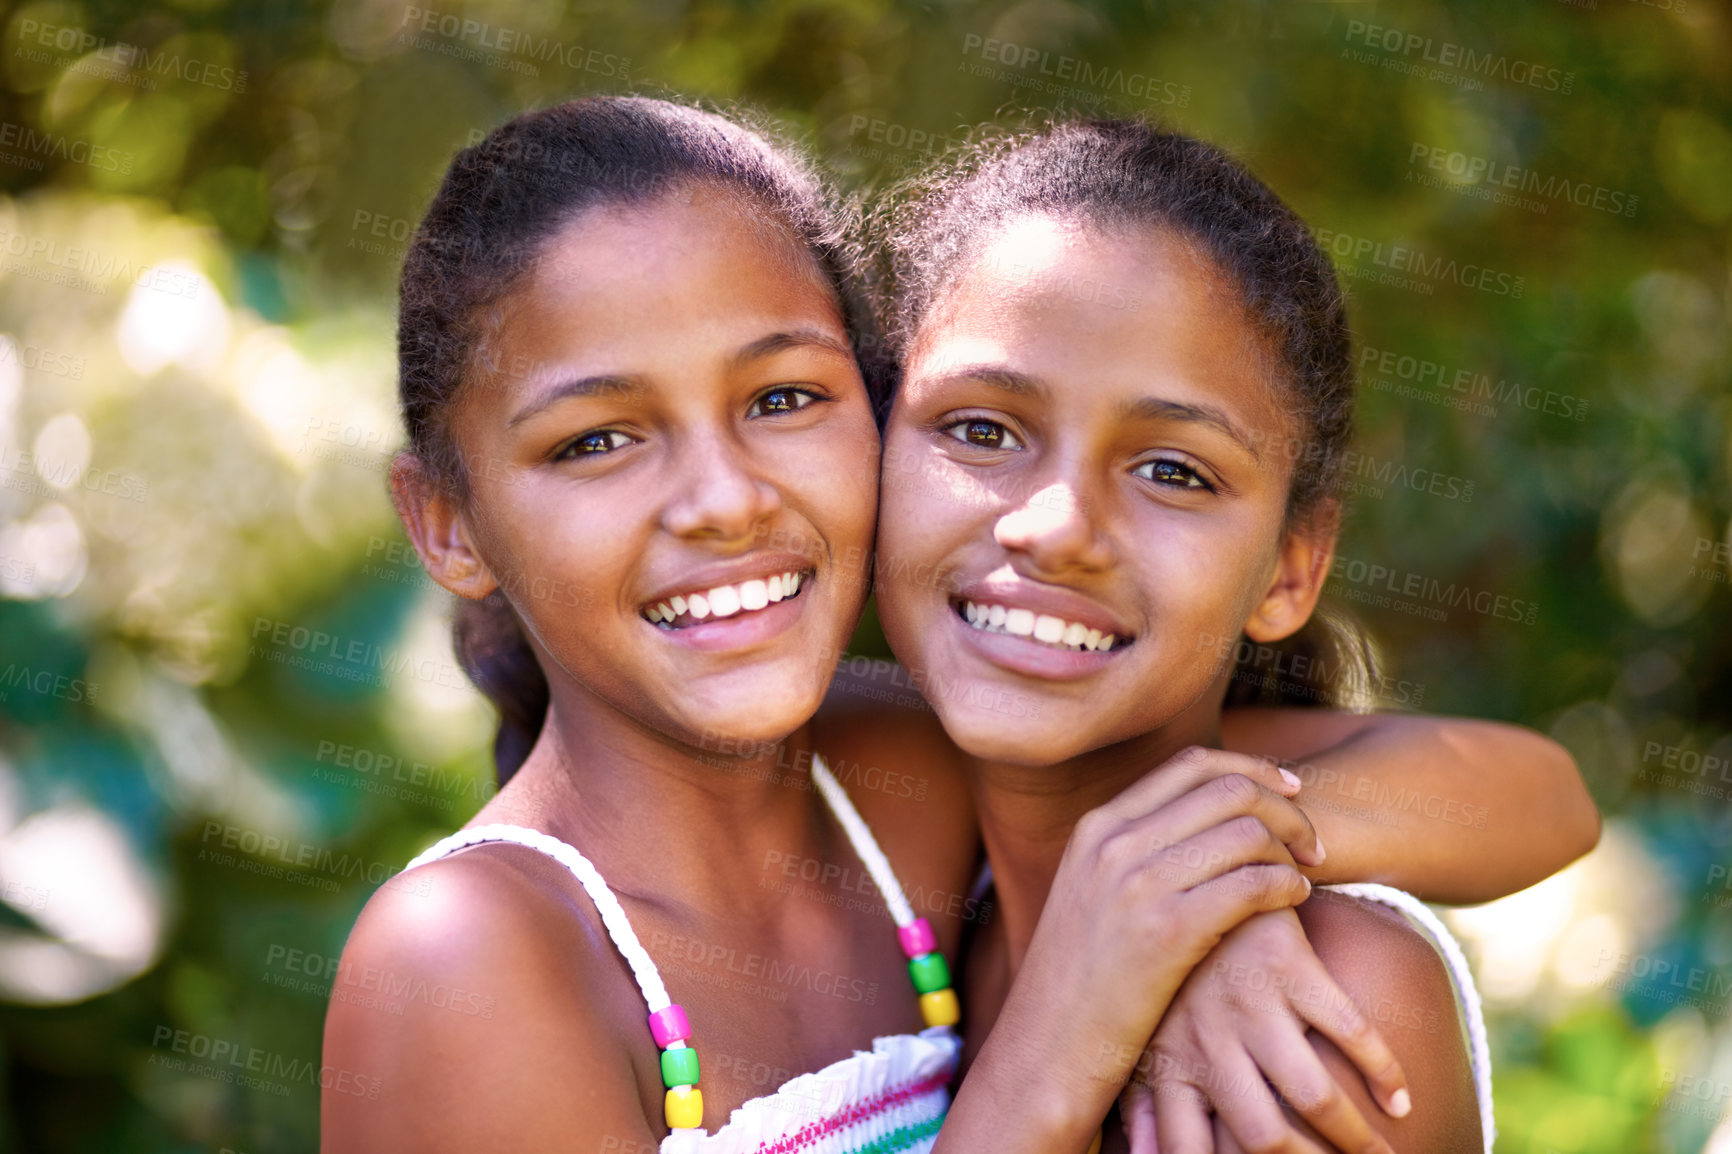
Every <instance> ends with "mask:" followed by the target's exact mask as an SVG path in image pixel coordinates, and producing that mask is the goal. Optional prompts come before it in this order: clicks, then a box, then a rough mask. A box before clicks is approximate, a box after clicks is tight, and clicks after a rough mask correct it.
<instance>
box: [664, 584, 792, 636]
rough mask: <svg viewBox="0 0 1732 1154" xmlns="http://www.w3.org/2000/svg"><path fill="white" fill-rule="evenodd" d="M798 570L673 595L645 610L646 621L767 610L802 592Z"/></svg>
mask: <svg viewBox="0 0 1732 1154" xmlns="http://www.w3.org/2000/svg"><path fill="white" fill-rule="evenodd" d="M800 577H801V574H798V573H778V574H776V575H775V576H774V577H770V578H768V579H765V578H762V577H754V578H753V579H752V580H750V581H742V582H740V583H739V584H738V585H717V586H716V587H715V588H714V589H706V590H704V591H703V592H702V593H688V594H686V595H685V596H683V597H669V598H668V599H667V600H666V601H657V602H655V603H654V604H652V605H648V606H646V607H645V608H644V609H643V610H642V613H643V616H644V618H645V620H648V621H650V622H652V623H654V624H658V625H659V624H662V623H664V622H667V623H671V622H673V621H674V620H675V619H676V618H679V617H681V616H683V615H685V614H687V613H689V614H691V616H692V617H693V618H694V619H696V620H698V621H702V620H704V619H705V618H707V617H732V616H733V615H734V614H736V613H739V612H741V611H746V612H750V611H753V610H757V609H763V608H765V607H766V606H768V605H769V604H770V602H772V601H785V600H787V599H788V598H790V597H792V596H793V595H794V594H796V593H798V592H799V591H800Z"/></svg>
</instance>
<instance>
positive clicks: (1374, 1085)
mask: <svg viewBox="0 0 1732 1154" xmlns="http://www.w3.org/2000/svg"><path fill="white" fill-rule="evenodd" d="M1307 1024H1309V1025H1310V1026H1311V1027H1314V1028H1315V1029H1316V1030H1317V1031H1318V1032H1319V1033H1321V1034H1323V1035H1325V1036H1326V1037H1328V1038H1329V1039H1330V1040H1331V1041H1332V1042H1334V1043H1335V1044H1336V1045H1337V1046H1338V1047H1340V1049H1341V1051H1342V1053H1344V1054H1345V1055H1347V1057H1348V1058H1349V1059H1350V1060H1352V1062H1353V1063H1354V1065H1356V1066H1357V1067H1358V1068H1359V1069H1360V1070H1361V1071H1362V1072H1363V1073H1364V1075H1365V1080H1366V1084H1367V1085H1368V1086H1369V1087H1370V1090H1371V1093H1372V1095H1373V1097H1374V1098H1375V1099H1376V1101H1377V1102H1378V1104H1379V1105H1381V1106H1382V1107H1383V1108H1384V1110H1385V1111H1387V1112H1388V1113H1389V1114H1390V1115H1392V1116H1394V1117H1401V1116H1403V1115H1405V1114H1406V1113H1407V1112H1408V1110H1409V1109H1411V1101H1410V1100H1409V1098H1408V1093H1407V1079H1406V1077H1405V1075H1404V1074H1403V1072H1402V1069H1401V1064H1400V1063H1399V1062H1398V1061H1397V1060H1396V1058H1395V1055H1394V1054H1393V1053H1392V1052H1391V1051H1390V1049H1389V1046H1388V1045H1387V1044H1386V1043H1385V1042H1384V1039H1383V1036H1382V1035H1381V1034H1380V1033H1379V1032H1378V1031H1377V1029H1376V1028H1375V1027H1374V1026H1372V1025H1371V1023H1370V1022H1369V1021H1368V1020H1367V1019H1366V1017H1365V1016H1364V1015H1363V1014H1362V1013H1361V1012H1360V1011H1359V1008H1358V1007H1357V1006H1355V1005H1354V1004H1353V1000H1352V999H1351V998H1349V997H1348V996H1347V995H1346V994H1345V993H1344V992H1342V990H1341V988H1340V986H1338V985H1337V984H1336V982H1335V979H1334V978H1333V977H1331V976H1330V974H1329V972H1328V971H1327V970H1326V969H1324V968H1323V963H1322V962H1321V961H1319V960H1318V958H1317V955H1316V953H1315V952H1314V951H1313V950H1312V948H1311V943H1310V942H1309V941H1308V940H1307V938H1306V936H1305V931H1304V929H1303V928H1302V927H1301V926H1300V924H1299V918H1298V915H1296V914H1295V913H1293V911H1291V910H1279V911H1276V912H1273V913H1267V914H1258V915H1256V916H1255V917H1252V918H1251V919H1249V920H1248V921H1246V922H1244V923H1243V924H1242V925H1240V926H1238V927H1237V928H1235V929H1234V930H1232V931H1231V932H1230V933H1228V934H1227V936H1226V937H1225V938H1223V939H1222V940H1221V943H1220V944H1219V945H1218V946H1216V947H1215V948H1214V949H1213V950H1212V951H1211V952H1210V954H1209V956H1208V957H1207V958H1205V959H1204V960H1203V963H1202V964H1201V965H1200V966H1198V967H1197V969H1196V970H1195V971H1193V972H1192V974H1191V976H1190V977H1189V978H1188V979H1186V981H1185V984H1184V986H1183V987H1182V988H1181V989H1180V991H1179V993H1178V995H1177V996H1176V997H1175V998H1174V999H1173V1003H1172V1005H1171V1006H1170V1007H1169V1008H1168V1010H1167V1015H1166V1017H1165V1018H1163V1019H1162V1020H1161V1024H1160V1026H1159V1028H1158V1029H1157V1030H1156V1032H1155V1036H1154V1040H1153V1041H1152V1042H1151V1043H1150V1045H1149V1050H1148V1057H1147V1058H1146V1059H1145V1061H1144V1063H1143V1064H1142V1065H1141V1066H1140V1067H1139V1070H1138V1073H1137V1075H1136V1076H1135V1077H1134V1078H1133V1079H1132V1081H1131V1083H1130V1085H1129V1086H1127V1087H1126V1088H1125V1092H1124V1095H1123V1096H1122V1097H1121V1098H1120V1102H1119V1113H1120V1116H1121V1118H1122V1119H1123V1121H1124V1125H1125V1133H1126V1136H1127V1137H1128V1138H1129V1139H1130V1143H1131V1150H1132V1151H1133V1154H1151V1152H1153V1151H1155V1150H1157V1149H1158V1150H1159V1152H1160V1154H1209V1152H1210V1151H1220V1150H1225V1149H1232V1150H1239V1149H1244V1150H1250V1151H1256V1152H1258V1154H1264V1152H1269V1154H1275V1152H1280V1154H1294V1152H1301V1151H1302V1152H1304V1154H1321V1151H1322V1150H1323V1149H1324V1147H1322V1146H1319V1145H1318V1144H1316V1143H1315V1142H1313V1141H1311V1140H1310V1139H1309V1138H1306V1137H1304V1136H1302V1135H1301V1134H1300V1133H1299V1131H1298V1130H1297V1129H1295V1128H1294V1126H1293V1125H1292V1123H1291V1121H1290V1120H1289V1118H1288V1117H1287V1115H1286V1114H1284V1113H1283V1111H1282V1109H1281V1103H1282V1101H1283V1100H1285V1102H1286V1103H1287V1104H1288V1105H1290V1106H1291V1107H1292V1108H1293V1109H1294V1110H1295V1111H1296V1112H1297V1113H1298V1114H1300V1115H1301V1116H1302V1117H1303V1118H1304V1119H1305V1120H1306V1122H1307V1123H1309V1124H1310V1126H1311V1127H1312V1128H1313V1129H1314V1130H1315V1131H1316V1132H1317V1134H1318V1135H1319V1136H1321V1137H1322V1138H1323V1139H1324V1140H1326V1141H1327V1142H1329V1143H1330V1144H1331V1148H1332V1149H1339V1150H1343V1151H1350V1152H1359V1154H1392V1151H1391V1147H1390V1145H1389V1143H1388V1142H1387V1141H1385V1140H1384V1139H1383V1138H1382V1137H1381V1136H1380V1135H1379V1134H1377V1133H1376V1132H1375V1131H1374V1130H1372V1129H1371V1127H1370V1126H1369V1125H1368V1124H1367V1123H1366V1121H1365V1118H1364V1117H1363V1116H1362V1115H1361V1114H1360V1112H1359V1110H1358V1109H1357V1108H1356V1107H1355V1106H1354V1105H1353V1103H1352V1101H1350V1100H1349V1099H1348V1097H1347V1095H1346V1094H1345V1093H1343V1091H1342V1089H1341V1087H1340V1086H1339V1085H1338V1084H1337V1083H1336V1081H1335V1079H1334V1078H1333V1077H1332V1076H1331V1075H1330V1073H1329V1071H1328V1070H1327V1069H1326V1068H1325V1067H1324V1065H1323V1062H1322V1060H1321V1059H1320V1058H1319V1057H1318V1054H1317V1052H1316V1051H1315V1050H1314V1049H1312V1047H1311V1044H1310V1042H1309V1041H1308V1040H1307V1038H1306V1028H1307ZM1265 1083H1268V1084H1269V1085H1273V1086H1274V1087H1276V1088H1277V1089H1278V1090H1279V1092H1280V1097H1279V1098H1277V1097H1276V1096H1275V1094H1274V1093H1272V1092H1270V1090H1269V1089H1268V1085H1266V1084H1265ZM1211 1107H1212V1108H1213V1112H1214V1114H1215V1117H1214V1118H1213V1119H1211V1118H1210V1117H1209V1114H1210V1109H1211ZM1223 1132H1224V1135H1230V1136H1231V1141H1230V1142H1227V1143H1217V1141H1216V1135H1221V1134H1223Z"/></svg>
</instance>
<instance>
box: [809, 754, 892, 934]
mask: <svg viewBox="0 0 1732 1154" xmlns="http://www.w3.org/2000/svg"><path fill="white" fill-rule="evenodd" d="M812 780H813V781H815V782H817V783H818V792H819V793H822V794H823V795H824V801H825V802H826V803H827V804H828V805H829V806H830V812H831V813H833V814H835V815H836V820H837V821H839V822H841V823H842V830H843V832H845V833H846V834H847V835H848V842H849V844H851V845H852V846H853V847H854V852H855V853H856V854H858V855H859V857H860V860H861V861H862V862H865V863H866V872H868V873H870V874H871V875H872V881H873V882H874V883H876V885H877V886H878V892H879V893H881V894H883V895H884V904H885V905H887V906H889V907H890V916H891V917H892V918H894V919H895V921H896V924H897V925H898V926H906V925H910V924H911V923H912V922H913V921H914V907H913V906H911V905H909V904H908V898H907V895H905V894H904V893H903V892H902V883H901V882H899V881H897V880H896V874H895V872H894V871H893V870H891V868H890V859H889V858H887V857H885V856H884V851H883V850H881V849H879V848H878V839H877V838H875V837H873V836H872V831H871V830H870V829H868V828H867V827H866V823H865V821H863V820H862V819H861V817H860V811H859V810H857V809H855V808H854V803H853V802H852V801H850V800H849V799H848V791H847V790H845V789H843V788H842V786H841V783H840V782H838V781H837V780H836V778H835V776H834V775H833V774H832V773H831V772H830V767H829V766H827V765H825V764H824V759H823V758H821V757H818V756H817V755H816V754H814V755H813V756H812Z"/></svg>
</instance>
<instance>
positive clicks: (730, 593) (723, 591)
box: [710, 585, 740, 617]
mask: <svg viewBox="0 0 1732 1154" xmlns="http://www.w3.org/2000/svg"><path fill="white" fill-rule="evenodd" d="M739 611H740V591H739V590H738V589H736V588H734V587H733V586H732V585H717V586H716V587H715V588H714V589H711V590H710V612H711V613H714V614H715V615H716V616H717V617H732V616H733V615H734V614H736V613H738V612H739Z"/></svg>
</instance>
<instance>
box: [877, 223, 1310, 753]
mask: <svg viewBox="0 0 1732 1154" xmlns="http://www.w3.org/2000/svg"><path fill="white" fill-rule="evenodd" d="M1271 363H1272V361H1271V358H1270V355H1269V354H1268V352H1267V350H1265V348H1264V347H1263V344H1262V342H1261V341H1260V340H1259V337H1258V335H1257V334H1256V332H1255V331H1254V330H1253V329H1252V328H1251V326H1250V324H1249V323H1248V322H1247V321H1246V319H1245V318H1244V315H1243V312H1242V309H1241V306H1240V304H1239V301H1238V298H1237V296H1236V295H1235V292H1234V290H1233V289H1232V287H1231V286H1230V285H1229V284H1228V283H1227V282H1226V281H1225V279H1224V278H1223V277H1221V276H1220V275H1219V274H1218V273H1217V272H1216V271H1215V269H1214V268H1213V267H1212V265H1210V263H1209V262H1208V261H1207V260H1206V259H1205V258H1204V257H1202V256H1201V255H1199V254H1198V253H1197V252H1196V251H1194V250H1193V249H1192V248H1191V247H1190V246H1189V245H1187V244H1186V243H1184V242H1183V241H1181V240H1179V239H1177V238H1175V237H1174V236H1173V235H1171V234H1169V233H1166V232H1161V231H1157V230H1152V229H1126V230H1122V231H1121V230H1113V231H1102V230H1100V229H1098V228H1094V227H1090V226H1083V225H1075V224H1068V223H1061V222H1059V221H1057V220H1054V219H1051V218H1046V217H1033V218H1026V219H1022V220H1019V221H1016V222H1013V223H1012V224H1010V225H1007V226H1005V227H1004V228H1002V229H1000V230H999V231H998V232H997V233H996V235H995V236H994V237H993V238H990V239H989V241H988V243H987V244H986V245H985V246H984V249H983V251H982V253H981V255H980V257H979V259H977V260H975V261H974V262H973V264H972V265H971V266H969V267H968V268H967V269H966V270H965V271H964V272H963V273H962V275H961V276H960V277H959V278H958V279H957V282H956V284H955V285H954V287H953V288H952V289H951V290H950V291H949V293H948V294H947V295H946V296H944V297H943V299H941V300H940V301H939V302H938V305H937V307H936V308H935V309H934V310H933V311H932V313H931V314H930V315H929V317H928V318H927V320H926V321H925V322H924V323H923V325H922V328H921V330H920V332H919V333H918V334H917V337H916V339H915V341H914V344H913V348H912V350H911V353H910V357H909V360H908V363H907V365H906V373H905V379H904V384H903V386H902V390H901V393H900V395H899V396H898V398H897V401H896V405H895V408H894V410H893V412H892V415H891V418H890V422H889V427H888V430H887V432H886V437H885V456H884V462H885V464H884V475H883V480H882V509H881V517H880V532H879V555H878V570H877V572H878V583H877V594H878V599H879V608H880V614H881V617H882V620H883V622H884V629H885V632H886V634H887V636H888V638H889V640H890V643H891V645H892V647H893V648H894V649H895V650H896V653H897V655H898V657H900V658H901V659H902V660H903V661H904V662H905V663H906V664H908V665H909V666H910V667H911V668H912V669H914V670H915V671H916V676H918V677H920V678H922V679H923V685H924V689H925V692H926V695H927V697H928V699H929V700H930V701H931V702H932V704H933V706H934V708H935V709H936V710H937V711H938V713H939V715H940V717H941V718H942V719H943V722H944V725H945V728H946V729H947V730H948V731H949V733H950V735H951V737H952V738H953V739H954V740H956V741H957V743H958V744H959V745H961V746H962V747H963V748H964V749H966V750H967V751H968V752H970V753H972V754H975V755H976V756H980V757H986V758H991V759H993V760H998V761H1005V762H1013V763H1019V764H1026V765H1044V764H1051V763H1055V762H1058V761H1061V760H1064V759H1066V758H1069V757H1074V756H1076V755H1078V754H1081V753H1084V752H1087V751H1090V750H1093V749H1097V748H1100V747H1102V746H1106V745H1109V744H1112V743H1115V742H1119V741H1125V740H1128V739H1130V738H1133V737H1137V736H1140V735H1143V734H1147V733H1151V732H1153V731H1157V730H1161V729H1162V728H1163V727H1165V732H1167V733H1169V734H1174V735H1177V736H1179V737H1181V738H1182V739H1185V740H1202V739H1203V736H1201V735H1208V734H1210V733H1212V731H1213V727H1214V724H1215V721H1216V719H1217V718H1218V715H1219V707H1220V693H1221V690H1222V688H1223V687H1224V684H1225V681H1224V678H1225V676H1226V668H1225V665H1224V659H1225V657H1226V655H1227V654H1228V653H1229V652H1230V651H1231V649H1232V647H1233V645H1234V644H1235V643H1236V642H1237V641H1238V639H1239V636H1240V633H1241V631H1245V632H1247V633H1249V634H1251V635H1252V637H1253V639H1254V640H1260V641H1261V640H1274V639H1275V638H1277V637H1279V636H1284V635H1286V634H1287V633H1290V632H1292V631H1293V630H1294V629H1297V628H1298V627H1299V625H1301V624H1303V622H1304V618H1305V616H1306V615H1308V614H1309V612H1310V609H1311V606H1312V604H1313V603H1314V602H1315V599H1316V594H1317V591H1318V589H1317V587H1318V586H1320V583H1321V577H1322V574H1323V573H1324V572H1326V569H1327V557H1328V551H1327V545H1326V544H1325V547H1324V548H1323V550H1322V552H1321V553H1319V552H1318V550H1317V549H1315V548H1313V547H1312V545H1311V543H1310V541H1309V540H1308V539H1307V538H1304V537H1300V536H1298V535H1292V536H1285V535H1284V534H1283V531H1282V526H1283V516H1284V512H1285V505H1286V500H1287V488H1288V469H1287V454H1285V453H1283V452H1281V451H1280V447H1281V446H1283V445H1286V444H1289V443H1290V442H1289V441H1288V438H1289V437H1290V436H1291V435H1292V434H1291V428H1290V421H1289V418H1288V417H1287V415H1286V414H1285V413H1284V411H1283V408H1282V397H1281V395H1280V393H1279V392H1277V391H1275V389H1274V388H1272V387H1271V385H1270V384H1269V383H1268V367H1269V366H1270V365H1271ZM1320 560H1321V562H1322V564H1321V565H1319V561H1320ZM1109 637H1110V639H1111V646H1110V648H1109V647H1108V646H1107V638H1109ZM1187 735H1189V736H1187Z"/></svg>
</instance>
